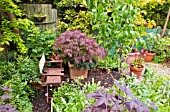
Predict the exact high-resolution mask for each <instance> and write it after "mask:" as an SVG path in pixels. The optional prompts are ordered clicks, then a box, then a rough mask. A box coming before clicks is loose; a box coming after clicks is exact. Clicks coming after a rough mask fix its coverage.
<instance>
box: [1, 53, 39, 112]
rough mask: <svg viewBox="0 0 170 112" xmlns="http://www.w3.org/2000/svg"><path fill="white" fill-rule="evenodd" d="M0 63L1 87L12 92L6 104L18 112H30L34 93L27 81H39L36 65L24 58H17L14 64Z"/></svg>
mask: <svg viewBox="0 0 170 112" xmlns="http://www.w3.org/2000/svg"><path fill="white" fill-rule="evenodd" d="M2 63H3V65H1V66H0V72H1V73H2V75H3V77H2V78H3V80H2V83H1V85H4V86H7V87H9V88H11V89H12V90H13V91H12V92H11V93H10V95H11V96H12V98H11V99H9V100H8V102H9V103H10V104H12V105H14V106H15V107H16V109H17V110H19V111H20V112H32V107H33V105H32V102H31V99H32V98H33V97H34V94H35V91H34V90H33V88H32V87H31V85H29V84H28V81H35V82H38V81H39V69H38V63H36V62H34V61H33V60H31V59H30V58H28V57H25V56H18V57H17V58H16V61H14V62H6V63H5V62H2ZM4 68H5V69H4ZM6 103H7V102H6ZM6 103H5V104H6Z"/></svg>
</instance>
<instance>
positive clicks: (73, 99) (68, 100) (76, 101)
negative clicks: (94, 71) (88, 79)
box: [53, 81, 98, 112]
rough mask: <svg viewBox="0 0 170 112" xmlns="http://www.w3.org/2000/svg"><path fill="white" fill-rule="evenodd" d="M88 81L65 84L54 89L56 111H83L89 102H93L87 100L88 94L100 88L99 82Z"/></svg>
mask: <svg viewBox="0 0 170 112" xmlns="http://www.w3.org/2000/svg"><path fill="white" fill-rule="evenodd" d="M92 82H93V83H92V84H90V83H86V85H84V86H83V85H82V84H81V83H79V84H75V83H72V84H64V85H63V86H61V87H59V88H58V91H54V94H53V98H54V105H53V108H54V112H81V111H82V110H84V109H85V108H86V107H87V104H89V103H92V102H90V101H89V102H88V101H87V100H86V96H85V95H86V94H87V93H89V92H93V91H95V90H96V89H97V88H98V84H95V83H94V81H92Z"/></svg>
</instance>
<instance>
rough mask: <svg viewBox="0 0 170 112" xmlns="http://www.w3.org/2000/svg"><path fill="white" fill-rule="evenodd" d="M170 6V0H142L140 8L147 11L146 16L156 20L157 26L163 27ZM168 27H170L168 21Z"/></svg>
mask: <svg viewBox="0 0 170 112" xmlns="http://www.w3.org/2000/svg"><path fill="white" fill-rule="evenodd" d="M169 6H170V0H142V1H141V2H140V6H139V7H140V8H141V9H142V10H144V11H146V14H145V15H144V18H145V19H146V20H147V19H150V20H154V21H155V22H156V25H157V26H161V28H163V26H164V24H165V21H166V17H167V14H168V10H169ZM167 28H170V23H168V25H167Z"/></svg>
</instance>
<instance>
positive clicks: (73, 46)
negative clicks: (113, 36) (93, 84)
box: [54, 30, 106, 79]
mask: <svg viewBox="0 0 170 112" xmlns="http://www.w3.org/2000/svg"><path fill="white" fill-rule="evenodd" d="M54 49H55V50H56V51H59V53H58V55H57V58H62V59H64V62H68V65H69V72H70V77H71V79H74V78H77V77H83V78H87V73H88V69H90V68H93V67H95V66H96V64H97V60H98V58H100V59H103V58H105V55H106V53H105V49H104V48H103V47H100V46H99V45H98V44H97V43H96V41H95V40H94V39H92V38H89V37H88V36H86V35H85V34H84V33H82V32H81V31H80V30H72V31H69V30H67V31H65V32H64V33H62V34H61V35H60V36H59V37H58V40H57V41H56V42H55V43H54ZM80 72H84V73H80Z"/></svg>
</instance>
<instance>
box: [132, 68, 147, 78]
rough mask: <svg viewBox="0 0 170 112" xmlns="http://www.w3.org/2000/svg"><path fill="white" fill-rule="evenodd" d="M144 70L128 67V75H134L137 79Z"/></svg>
mask: <svg viewBox="0 0 170 112" xmlns="http://www.w3.org/2000/svg"><path fill="white" fill-rule="evenodd" d="M143 70H144V66H143V67H142V68H134V67H133V66H132V65H130V75H132V72H133V73H134V74H136V76H137V78H139V77H140V76H141V74H142V71H143Z"/></svg>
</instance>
